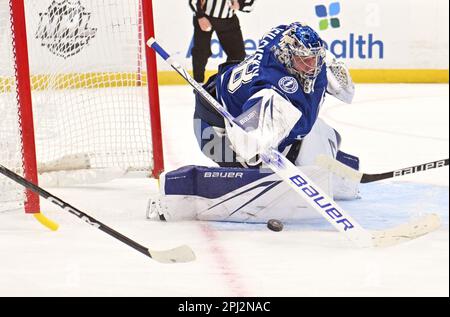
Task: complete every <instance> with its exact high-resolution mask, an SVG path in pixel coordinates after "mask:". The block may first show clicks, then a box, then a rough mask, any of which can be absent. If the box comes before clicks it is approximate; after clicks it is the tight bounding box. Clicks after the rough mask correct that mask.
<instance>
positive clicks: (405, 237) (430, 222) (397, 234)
mask: <svg viewBox="0 0 450 317" xmlns="http://www.w3.org/2000/svg"><path fill="white" fill-rule="evenodd" d="M440 225H441V220H440V218H439V216H438V215H436V214H429V215H426V216H424V217H422V218H420V219H418V220H416V221H413V222H410V223H406V224H402V225H399V226H398V227H395V228H392V229H387V230H383V231H375V232H373V244H374V246H375V247H387V246H391V245H395V244H398V243H401V242H404V241H409V240H413V239H416V238H418V237H421V236H423V235H425V234H427V233H430V232H432V231H434V230H436V229H437V228H439V227H440Z"/></svg>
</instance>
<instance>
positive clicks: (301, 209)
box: [147, 166, 331, 223]
mask: <svg viewBox="0 0 450 317" xmlns="http://www.w3.org/2000/svg"><path fill="white" fill-rule="evenodd" d="M302 171H303V172H305V173H306V174H307V175H308V176H309V177H311V178H313V179H314V181H315V182H316V183H317V184H318V185H319V186H320V187H321V188H322V189H324V190H325V191H326V192H327V193H330V189H331V181H330V177H329V173H328V172H326V171H324V170H322V169H320V168H318V167H314V166H308V167H302ZM160 190H161V193H160V195H158V196H156V197H152V199H151V201H150V203H149V207H148V212H147V216H148V218H151V219H155V220H166V221H179V220H207V221H234V222H256V223H263V222H267V221H268V220H269V219H272V218H277V219H280V220H282V221H295V220H300V219H308V218H317V217H319V215H318V214H317V212H316V211H315V210H313V209H312V208H311V207H309V204H308V203H307V202H304V201H302V200H301V199H299V197H298V195H297V194H296V193H295V192H294V191H292V190H291V188H290V187H289V185H287V184H285V183H284V182H283V181H281V180H280V179H279V178H278V176H277V175H276V174H274V173H272V172H270V171H266V170H259V169H243V168H207V167H199V166H187V167H184V168H181V169H179V170H176V171H173V172H169V173H165V174H162V175H161V189H160Z"/></svg>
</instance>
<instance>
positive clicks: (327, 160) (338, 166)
mask: <svg viewBox="0 0 450 317" xmlns="http://www.w3.org/2000/svg"><path fill="white" fill-rule="evenodd" d="M315 163H316V164H317V165H318V166H321V167H323V168H326V169H328V170H329V171H331V172H334V173H336V174H338V175H340V176H343V177H347V178H349V179H351V180H353V181H356V182H359V183H362V184H365V183H372V182H376V181H379V180H383V179H389V178H394V177H399V176H404V175H409V174H414V173H418V172H424V171H428V170H430V169H435V168H440V167H445V166H448V164H449V159H443V160H438V161H434V162H428V163H424V164H419V165H415V166H411V167H405V168H401V169H398V170H395V171H390V172H384V173H379V174H366V173H362V172H359V171H357V170H355V169H353V168H351V167H349V166H347V165H345V164H343V163H341V162H339V161H338V160H335V159H333V158H331V157H329V156H325V155H319V156H318V157H317V158H316V161H315Z"/></svg>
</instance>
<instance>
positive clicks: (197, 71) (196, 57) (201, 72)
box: [192, 17, 212, 83]
mask: <svg viewBox="0 0 450 317" xmlns="http://www.w3.org/2000/svg"><path fill="white" fill-rule="evenodd" d="M211 37H212V32H204V31H202V29H201V28H200V25H199V24H198V19H197V18H196V17H194V46H193V47H192V67H193V70H194V79H195V80H196V81H197V82H199V83H203V82H204V81H205V68H206V64H207V63H208V59H209V57H211V55H212V52H211Z"/></svg>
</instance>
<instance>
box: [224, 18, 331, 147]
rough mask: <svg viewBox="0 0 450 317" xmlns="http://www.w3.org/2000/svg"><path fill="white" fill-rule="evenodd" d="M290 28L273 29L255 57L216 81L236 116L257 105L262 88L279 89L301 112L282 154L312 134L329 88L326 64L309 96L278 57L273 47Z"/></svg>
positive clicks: (283, 145)
mask: <svg viewBox="0 0 450 317" xmlns="http://www.w3.org/2000/svg"><path fill="white" fill-rule="evenodd" d="M287 28H288V26H287V25H281V26H278V27H276V28H274V29H272V30H271V31H270V32H269V33H267V34H266V35H264V37H263V38H262V39H261V40H260V42H259V46H258V49H257V51H256V52H255V54H253V55H250V56H248V57H247V58H246V59H245V60H244V61H243V62H242V63H240V64H238V65H234V66H232V67H224V68H221V69H219V76H218V78H217V82H216V88H217V98H218V100H220V101H221V102H222V104H224V105H225V106H226V108H227V109H228V111H229V112H230V113H231V114H232V115H233V116H234V117H238V116H239V115H241V114H242V113H243V112H245V111H247V110H248V109H249V108H250V107H251V106H253V105H254V103H252V102H248V100H249V99H250V98H251V97H252V96H253V95H254V94H256V93H257V92H259V91H260V90H262V89H275V90H276V91H277V92H278V93H279V94H281V95H282V96H284V98H286V99H287V100H289V101H290V102H291V103H292V104H293V105H294V106H295V107H296V108H297V109H299V110H300V111H301V113H302V116H301V118H300V120H299V121H298V122H297V123H296V125H295V126H294V128H293V129H292V131H291V133H290V134H289V136H288V137H287V138H286V139H285V140H284V141H283V142H282V143H281V144H280V146H279V150H280V151H283V150H284V148H285V147H286V146H288V145H290V144H292V143H293V142H294V141H295V140H298V139H301V138H303V137H304V136H305V135H307V134H308V133H309V132H310V131H311V129H312V127H313V125H314V123H315V121H316V120H317V117H318V114H319V108H320V105H321V104H322V102H323V98H324V95H325V91H326V87H327V76H326V66H325V65H323V66H322V70H321V72H320V74H319V75H318V77H317V79H316V81H315V84H314V91H313V92H311V93H310V94H306V93H304V92H303V88H302V87H303V85H302V84H301V82H300V81H299V80H298V79H297V78H296V77H295V76H293V75H292V74H291V73H289V72H288V70H287V69H286V67H285V66H284V65H283V64H282V63H281V62H280V61H279V60H278V59H277V58H276V57H275V55H274V53H273V51H272V48H273V47H274V46H275V45H277V44H278V43H279V41H280V39H281V37H282V34H283V32H284V31H286V29H287Z"/></svg>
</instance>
